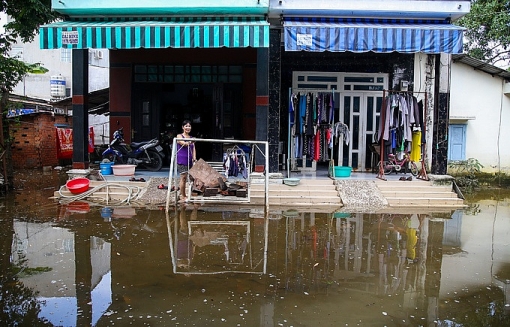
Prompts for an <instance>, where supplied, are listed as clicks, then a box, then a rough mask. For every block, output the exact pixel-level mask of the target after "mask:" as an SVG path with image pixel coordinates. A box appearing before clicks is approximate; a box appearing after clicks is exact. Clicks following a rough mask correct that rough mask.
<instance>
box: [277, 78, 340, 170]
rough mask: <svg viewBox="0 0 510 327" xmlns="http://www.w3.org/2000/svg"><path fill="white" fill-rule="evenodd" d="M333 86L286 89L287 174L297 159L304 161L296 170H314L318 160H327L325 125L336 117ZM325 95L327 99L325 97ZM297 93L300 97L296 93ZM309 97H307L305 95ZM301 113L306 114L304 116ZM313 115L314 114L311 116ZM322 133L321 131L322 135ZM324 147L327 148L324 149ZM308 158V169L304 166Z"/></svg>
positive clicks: (328, 158) (327, 147)
mask: <svg viewBox="0 0 510 327" xmlns="http://www.w3.org/2000/svg"><path fill="white" fill-rule="evenodd" d="M334 91H335V90H334V89H333V90H327V89H302V88H298V89H294V90H293V89H292V88H289V98H288V101H289V113H288V139H287V151H288V152H287V176H288V177H290V171H291V169H292V170H298V166H299V163H298V161H299V160H301V159H302V160H303V164H302V167H300V168H301V169H299V170H308V169H310V170H316V162H317V161H329V160H330V156H329V155H325V154H326V152H325V151H328V149H329V145H328V142H326V141H325V140H326V139H327V138H326V137H325V135H330V134H329V133H328V132H329V131H326V130H324V129H323V128H324V124H329V125H332V123H333V122H334V117H335V106H334ZM325 94H327V99H326V97H325ZM298 95H299V98H297V96H298ZM307 97H310V98H307ZM303 113H305V114H304V115H303ZM310 115H313V116H310ZM322 133H324V134H322ZM324 147H326V150H324ZM307 160H311V162H312V164H311V168H307Z"/></svg>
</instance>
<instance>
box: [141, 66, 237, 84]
mask: <svg viewBox="0 0 510 327" xmlns="http://www.w3.org/2000/svg"><path fill="white" fill-rule="evenodd" d="M134 81H135V82H140V83H157V82H160V83H161V82H164V83H216V82H224V83H242V81H243V67H242V66H181V65H179V66H173V65H135V66H134Z"/></svg>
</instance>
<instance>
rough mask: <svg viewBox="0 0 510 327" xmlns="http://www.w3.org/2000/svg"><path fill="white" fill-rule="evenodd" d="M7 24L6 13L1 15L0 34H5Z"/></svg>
mask: <svg viewBox="0 0 510 327" xmlns="http://www.w3.org/2000/svg"><path fill="white" fill-rule="evenodd" d="M5 23H7V15H6V14H5V13H4V12H1V13H0V34H3V33H4V32H5V29H4V24H5Z"/></svg>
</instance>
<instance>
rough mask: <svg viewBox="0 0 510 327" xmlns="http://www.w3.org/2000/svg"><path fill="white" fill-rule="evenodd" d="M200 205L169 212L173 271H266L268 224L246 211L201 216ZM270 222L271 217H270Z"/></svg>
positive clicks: (215, 272) (196, 272)
mask: <svg viewBox="0 0 510 327" xmlns="http://www.w3.org/2000/svg"><path fill="white" fill-rule="evenodd" d="M198 207H199V206H198V205H192V206H191V209H190V210H187V208H186V206H181V207H180V208H179V209H178V211H177V212H175V213H174V215H171V216H167V224H168V238H169V242H170V253H171V256H172V264H173V272H174V273H177V274H217V273H261V274H262V273H265V272H266V262H265V259H266V256H265V253H266V252H267V251H266V249H267V242H266V241H265V239H266V238H267V224H266V223H264V219H263V217H262V219H260V218H259V219H250V217H249V215H248V216H247V215H246V212H244V213H243V212H223V213H222V217H221V218H222V220H209V219H206V220H198V219H197V218H198V217H197V216H198ZM266 222H267V221H266Z"/></svg>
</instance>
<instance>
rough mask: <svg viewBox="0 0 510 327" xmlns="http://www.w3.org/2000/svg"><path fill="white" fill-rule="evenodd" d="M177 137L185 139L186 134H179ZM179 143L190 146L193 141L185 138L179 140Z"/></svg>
mask: <svg viewBox="0 0 510 327" xmlns="http://www.w3.org/2000/svg"><path fill="white" fill-rule="evenodd" d="M177 138H183V139H185V137H184V135H182V134H177ZM177 143H179V144H180V145H182V146H189V144H190V143H191V141H184V140H180V141H178V142H177Z"/></svg>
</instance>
